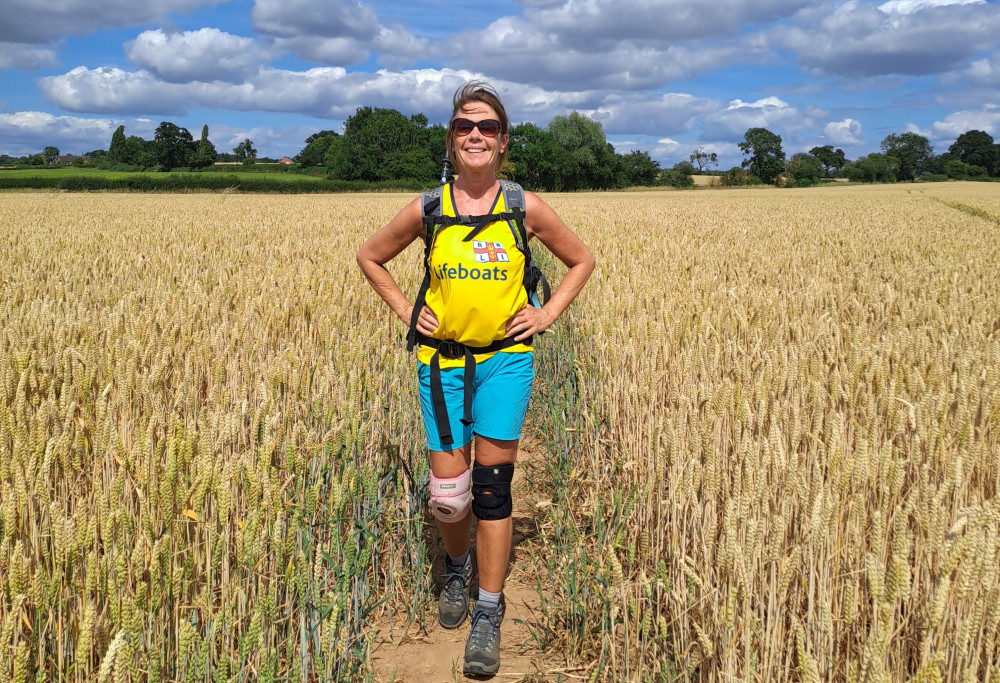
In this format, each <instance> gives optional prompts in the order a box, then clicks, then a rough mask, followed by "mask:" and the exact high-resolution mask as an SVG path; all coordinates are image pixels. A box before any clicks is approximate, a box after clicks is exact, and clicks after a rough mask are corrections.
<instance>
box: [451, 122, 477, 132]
mask: <svg viewBox="0 0 1000 683" xmlns="http://www.w3.org/2000/svg"><path fill="white" fill-rule="evenodd" d="M475 127H476V123H475V121H470V120H469V119H455V120H454V121H452V122H451V129H452V130H454V131H455V132H456V133H458V134H459V135H468V134H469V133H471V132H472V129H473V128H475Z"/></svg>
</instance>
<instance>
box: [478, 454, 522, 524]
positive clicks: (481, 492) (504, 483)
mask: <svg viewBox="0 0 1000 683" xmlns="http://www.w3.org/2000/svg"><path fill="white" fill-rule="evenodd" d="M513 479H514V465H513V464H512V463H508V464H506V465H493V466H486V465H480V464H479V463H478V462H477V463H475V464H474V465H473V466H472V511H473V512H474V513H475V514H476V517H477V518H479V519H485V520H495V519H507V518H508V517H510V515H511V512H512V510H513V504H512V503H511V500H510V482H511V481H512V480H513Z"/></svg>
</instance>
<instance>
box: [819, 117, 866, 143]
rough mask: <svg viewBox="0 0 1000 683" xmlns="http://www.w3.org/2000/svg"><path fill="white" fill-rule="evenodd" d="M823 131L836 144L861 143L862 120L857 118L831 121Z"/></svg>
mask: <svg viewBox="0 0 1000 683" xmlns="http://www.w3.org/2000/svg"><path fill="white" fill-rule="evenodd" d="M823 133H824V134H825V135H826V139H827V140H829V141H830V142H832V143H833V144H835V145H857V144H859V143H861V122H860V121H857V120H855V119H844V120H843V121H831V122H830V123H828V124H826V127H825V128H824V129H823Z"/></svg>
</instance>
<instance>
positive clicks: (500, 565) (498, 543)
mask: <svg viewBox="0 0 1000 683" xmlns="http://www.w3.org/2000/svg"><path fill="white" fill-rule="evenodd" d="M519 441H520V440H519V439H514V440H512V441H501V440H500V439H490V438H488V437H485V436H480V435H478V434H476V462H477V463H479V464H480V465H487V466H489V465H505V464H508V463H510V464H513V463H514V461H515V460H516V459H517V446H518V443H519ZM487 495H488V494H487ZM513 533H514V520H513V518H512V517H508V518H507V519H497V520H482V519H481V520H479V522H478V523H477V525H476V562H477V565H478V566H479V587H480V588H482V589H484V590H487V591H489V592H491V593H499V592H500V591H502V590H503V583H504V579H505V578H506V577H507V564H508V563H509V561H510V546H511V538H512V536H513Z"/></svg>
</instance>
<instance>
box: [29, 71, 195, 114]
mask: <svg viewBox="0 0 1000 683" xmlns="http://www.w3.org/2000/svg"><path fill="white" fill-rule="evenodd" d="M38 84H39V86H40V87H41V89H42V92H43V93H45V97H46V99H48V100H49V102H52V103H53V104H55V105H56V106H59V107H62V108H63V109H65V110H67V111H75V112H81V113H83V112H86V113H101V114H112V113H117V114H131V113H136V114H138V113H142V114H180V113H183V112H184V111H185V105H190V104H195V103H194V102H192V101H190V99H189V95H191V94H193V90H194V88H192V87H191V86H190V85H177V84H172V83H164V82H163V81H161V80H159V79H158V78H156V77H155V76H153V75H152V74H151V73H149V72H148V71H138V72H131V71H124V70H122V69H118V68H115V67H108V66H102V67H98V68H96V69H88V68H87V67H85V66H78V67H77V68H75V69H73V70H72V71H69V72H68V73H65V74H63V75H61V76H48V77H46V78H40V79H38Z"/></svg>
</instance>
